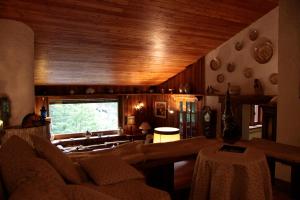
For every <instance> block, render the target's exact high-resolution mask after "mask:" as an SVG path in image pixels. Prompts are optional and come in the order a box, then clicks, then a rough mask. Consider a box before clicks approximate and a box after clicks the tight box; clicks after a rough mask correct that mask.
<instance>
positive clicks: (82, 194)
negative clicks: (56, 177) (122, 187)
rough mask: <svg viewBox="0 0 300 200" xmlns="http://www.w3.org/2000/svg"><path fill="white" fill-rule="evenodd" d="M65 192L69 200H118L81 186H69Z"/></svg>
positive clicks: (64, 188) (64, 189) (65, 188)
mask: <svg viewBox="0 0 300 200" xmlns="http://www.w3.org/2000/svg"><path fill="white" fill-rule="evenodd" d="M63 192H64V194H65V195H66V196H67V198H68V199H69V200H99V199H101V200H116V199H115V198H114V197H112V196H109V195H107V194H104V193H101V192H99V191H97V190H94V189H90V188H88V187H85V186H81V185H67V186H65V187H63Z"/></svg>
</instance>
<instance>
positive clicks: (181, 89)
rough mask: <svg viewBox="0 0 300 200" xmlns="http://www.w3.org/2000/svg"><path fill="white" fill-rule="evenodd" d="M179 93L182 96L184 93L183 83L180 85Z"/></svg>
mask: <svg viewBox="0 0 300 200" xmlns="http://www.w3.org/2000/svg"><path fill="white" fill-rule="evenodd" d="M178 92H179V93H180V94H182V93H183V85H182V83H180V85H179V88H178Z"/></svg>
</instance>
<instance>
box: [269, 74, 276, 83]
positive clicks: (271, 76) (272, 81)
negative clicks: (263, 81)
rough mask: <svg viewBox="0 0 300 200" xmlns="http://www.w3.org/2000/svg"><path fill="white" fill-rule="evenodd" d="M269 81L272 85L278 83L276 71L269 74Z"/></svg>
mask: <svg viewBox="0 0 300 200" xmlns="http://www.w3.org/2000/svg"><path fill="white" fill-rule="evenodd" d="M269 81H270V83H271V84H273V85H277V84H278V73H273V74H271V75H270V76H269Z"/></svg>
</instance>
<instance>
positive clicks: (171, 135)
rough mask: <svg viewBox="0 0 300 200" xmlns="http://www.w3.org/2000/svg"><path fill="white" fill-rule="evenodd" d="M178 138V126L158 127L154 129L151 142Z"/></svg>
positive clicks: (171, 140)
mask: <svg viewBox="0 0 300 200" xmlns="http://www.w3.org/2000/svg"><path fill="white" fill-rule="evenodd" d="M177 140H180V133H179V129H178V128H173V127H158V128H155V129H154V136H153V143H164V142H173V141H177Z"/></svg>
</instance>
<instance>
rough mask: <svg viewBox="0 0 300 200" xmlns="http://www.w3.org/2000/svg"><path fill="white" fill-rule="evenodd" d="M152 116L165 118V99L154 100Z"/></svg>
mask: <svg viewBox="0 0 300 200" xmlns="http://www.w3.org/2000/svg"><path fill="white" fill-rule="evenodd" d="M154 116H155V117H159V118H167V102H165V101H155V102H154Z"/></svg>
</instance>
